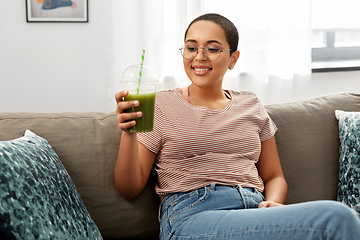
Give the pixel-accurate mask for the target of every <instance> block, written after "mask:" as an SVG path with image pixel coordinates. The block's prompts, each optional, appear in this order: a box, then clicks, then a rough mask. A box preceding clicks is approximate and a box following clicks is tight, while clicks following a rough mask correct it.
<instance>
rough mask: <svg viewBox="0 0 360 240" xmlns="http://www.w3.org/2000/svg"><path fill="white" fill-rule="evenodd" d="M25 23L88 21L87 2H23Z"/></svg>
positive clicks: (82, 0)
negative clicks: (24, 3) (24, 5)
mask: <svg viewBox="0 0 360 240" xmlns="http://www.w3.org/2000/svg"><path fill="white" fill-rule="evenodd" d="M25 2H26V21H27V22H79V23H85V22H88V21H89V10H88V0H25Z"/></svg>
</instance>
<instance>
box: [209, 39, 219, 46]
mask: <svg viewBox="0 0 360 240" xmlns="http://www.w3.org/2000/svg"><path fill="white" fill-rule="evenodd" d="M207 43H217V44H219V45H222V44H221V42H219V41H217V40H209V41H207Z"/></svg>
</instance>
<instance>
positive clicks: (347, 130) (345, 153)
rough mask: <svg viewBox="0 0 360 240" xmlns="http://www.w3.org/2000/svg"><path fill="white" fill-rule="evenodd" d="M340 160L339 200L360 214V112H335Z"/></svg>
mask: <svg viewBox="0 0 360 240" xmlns="http://www.w3.org/2000/svg"><path fill="white" fill-rule="evenodd" d="M335 115H336V118H337V119H338V120H339V137H340V159H339V183H338V194H337V200H338V201H339V202H343V203H345V204H346V205H348V206H350V207H351V208H353V209H354V210H355V211H357V212H358V213H359V214H360V112H344V111H339V110H336V111H335Z"/></svg>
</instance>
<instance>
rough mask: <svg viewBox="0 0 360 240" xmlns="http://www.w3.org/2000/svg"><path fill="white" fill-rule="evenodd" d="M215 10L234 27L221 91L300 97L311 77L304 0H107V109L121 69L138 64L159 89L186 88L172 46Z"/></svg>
mask: <svg viewBox="0 0 360 240" xmlns="http://www.w3.org/2000/svg"><path fill="white" fill-rule="evenodd" d="M210 12H213V13H219V14H222V15H224V16H225V17H227V18H229V19H230V20H231V21H232V22H233V23H234V24H235V25H236V27H237V28H238V31H239V35H240V41H239V50H240V59H239V61H238V63H237V65H236V67H235V69H234V70H231V71H228V72H227V74H226V76H225V79H224V88H231V89H236V90H249V91H252V92H255V93H256V94H257V95H258V96H259V97H260V99H262V101H263V102H264V103H265V104H268V103H275V102H285V101H289V100H294V99H297V98H302V97H306V85H307V83H308V81H309V79H310V73H311V66H310V64H311V48H310V36H311V0H251V1H250V0H113V1H112V18H111V24H112V36H110V39H109V44H110V46H111V47H110V49H112V50H111V52H110V53H109V58H110V59H111V62H112V64H111V66H112V68H111V69H109V70H110V76H111V77H110V79H109V82H108V89H109V91H108V92H109V104H108V105H109V111H113V110H114V94H115V93H116V92H117V91H119V80H120V79H121V75H122V72H123V71H124V70H125V69H126V67H128V66H130V65H136V64H140V62H141V54H142V50H143V49H144V50H146V54H145V64H147V65H149V66H150V67H152V68H153V69H154V71H155V72H156V73H157V75H158V77H159V80H160V84H159V89H160V90H161V89H167V88H173V87H177V86H179V87H182V86H185V85H188V84H189V83H190V81H189V80H188V79H187V77H186V75H185V73H184V71H183V66H182V57H181V55H180V52H179V48H180V47H181V46H182V45H183V38H184V32H185V30H186V28H187V26H188V24H189V23H190V22H191V21H192V20H193V19H194V18H195V17H197V16H199V15H201V14H204V13H210Z"/></svg>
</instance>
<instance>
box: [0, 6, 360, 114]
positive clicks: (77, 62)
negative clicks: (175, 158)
mask: <svg viewBox="0 0 360 240" xmlns="http://www.w3.org/2000/svg"><path fill="white" fill-rule="evenodd" d="M110 23H111V1H109V0H107V1H103V0H90V1H89V22H88V23H27V22H26V13H25V0H12V1H0V111H1V112H87V111H99V112H109V111H110V110H109V106H107V103H108V97H109V96H108V89H107V82H108V80H109V78H112V77H113V76H112V62H111V47H112V46H111V41H110V40H111V26H109V25H110ZM257 86H258V84H257V83H256V81H255V79H252V78H251V76H247V77H240V79H239V80H238V81H237V82H236V83H235V84H234V85H233V87H232V86H231V85H230V88H234V89H239V88H240V89H241V88H242V87H244V88H246V90H250V91H253V92H255V93H258V91H259V90H258V89H257ZM295 87H296V86H295ZM292 88H294V86H293V87H292ZM301 91H304V92H305V94H303V95H301V96H306V97H315V96H320V95H324V94H328V93H335V92H342V91H353V92H360V71H352V72H334V73H316V74H313V75H312V77H311V79H310V80H308V81H307V83H306V85H305V87H304V86H302V90H301ZM282 93H283V94H282ZM259 95H260V97H261V95H262V93H261V92H259ZM299 96H300V95H296V94H295V95H293V94H292V93H291V92H289V91H288V90H287V89H283V90H281V89H280V90H277V92H274V93H273V94H271V93H270V94H269V93H267V94H266V97H265V98H264V99H262V100H263V102H264V104H268V103H276V102H286V101H292V100H297V99H298V98H299Z"/></svg>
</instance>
